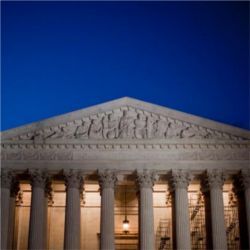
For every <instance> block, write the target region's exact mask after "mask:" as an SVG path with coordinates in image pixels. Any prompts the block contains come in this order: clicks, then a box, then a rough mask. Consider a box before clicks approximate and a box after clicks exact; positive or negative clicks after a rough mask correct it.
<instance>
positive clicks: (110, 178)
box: [98, 169, 117, 189]
mask: <svg viewBox="0 0 250 250" xmlns="http://www.w3.org/2000/svg"><path fill="white" fill-rule="evenodd" d="M98 176H99V185H100V187H101V189H103V188H114V187H115V184H116V182H117V175H116V172H115V171H112V170H109V169H106V170H99V171H98Z"/></svg>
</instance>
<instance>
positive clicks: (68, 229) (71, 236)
mask: <svg viewBox="0 0 250 250" xmlns="http://www.w3.org/2000/svg"><path fill="white" fill-rule="evenodd" d="M64 176H65V185H66V213H65V234H64V249H67V250H73V249H74V250H76V249H80V245H81V244H80V221H81V218H80V217H81V208H80V192H81V191H82V186H83V177H82V175H81V174H80V173H79V172H77V171H74V170H69V171H65V172H64Z"/></svg>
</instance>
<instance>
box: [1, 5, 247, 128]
mask: <svg viewBox="0 0 250 250" xmlns="http://www.w3.org/2000/svg"><path fill="white" fill-rule="evenodd" d="M248 68H249V3H248V2H238V3H237V2H192V3H191V2H190V3H188V2H154V3H153V2H109V3H105V2H101V3H100V2H26V3H25V2H2V128H1V129H2V130H5V129H8V128H13V127H16V126H19V125H23V124H26V123H30V122H34V121H38V120H41V119H44V118H48V117H52V116H55V115H59V114H64V113H67V112H70V111H74V110H77V109H81V108H84V107H88V106H90V105H94V104H97V103H102V102H105V101H108V100H112V99H116V98H119V97H123V96H130V97H134V98H138V99H141V100H144V101H148V102H152V103H155V104H159V105H163V106H167V107H169V108H173V109H177V110H180V111H184V112H187V113H191V114H195V115H199V116H203V117H206V118H210V119H213V120H216V121H220V122H224V123H228V124H231V125H235V126H239V127H241V128H248V129H250V124H249V72H248Z"/></svg>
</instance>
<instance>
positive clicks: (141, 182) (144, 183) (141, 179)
mask: <svg viewBox="0 0 250 250" xmlns="http://www.w3.org/2000/svg"><path fill="white" fill-rule="evenodd" d="M157 177H158V176H157V175H156V173H155V172H154V171H150V170H146V169H144V170H143V171H137V176H136V182H137V185H138V187H139V188H153V186H154V183H155V181H156V180H157Z"/></svg>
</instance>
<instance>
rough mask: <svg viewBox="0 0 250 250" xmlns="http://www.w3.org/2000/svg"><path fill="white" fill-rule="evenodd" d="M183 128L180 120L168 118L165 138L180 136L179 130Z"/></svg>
mask: <svg viewBox="0 0 250 250" xmlns="http://www.w3.org/2000/svg"><path fill="white" fill-rule="evenodd" d="M183 129H185V127H184V126H183V125H182V122H180V121H176V120H172V119H171V120H170V121H169V124H168V130H167V138H181V132H182V130H183Z"/></svg>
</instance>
